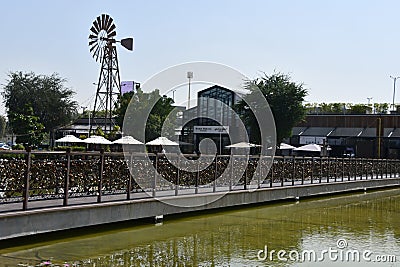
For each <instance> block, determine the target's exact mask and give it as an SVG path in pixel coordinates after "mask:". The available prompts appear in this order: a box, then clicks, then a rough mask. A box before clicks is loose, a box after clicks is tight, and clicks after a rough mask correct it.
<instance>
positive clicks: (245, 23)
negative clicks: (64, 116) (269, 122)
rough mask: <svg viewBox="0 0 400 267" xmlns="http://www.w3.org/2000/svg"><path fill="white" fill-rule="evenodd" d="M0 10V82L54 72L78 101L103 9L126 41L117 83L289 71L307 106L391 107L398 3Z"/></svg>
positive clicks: (64, 4)
mask: <svg viewBox="0 0 400 267" xmlns="http://www.w3.org/2000/svg"><path fill="white" fill-rule="evenodd" d="M1 9H2V16H0V25H1V26H0V27H1V33H2V38H1V43H0V46H1V47H0V62H1V64H0V66H1V69H0V84H2V85H4V84H6V83H7V74H8V73H9V72H10V71H26V72H30V71H33V72H35V73H36V74H46V75H47V74H52V73H54V72H57V73H59V74H60V76H61V77H64V78H66V79H67V80H68V82H67V83H66V85H67V86H68V87H70V88H72V89H73V90H74V91H76V92H77V94H76V97H75V98H76V100H77V101H78V102H79V103H81V104H83V105H87V103H88V101H89V99H91V98H92V97H93V96H94V94H95V89H96V88H95V86H94V85H93V84H92V83H93V82H96V81H97V79H98V75H99V67H100V66H99V64H98V63H97V62H95V61H94V60H93V59H92V57H91V54H90V53H89V49H88V35H89V28H90V27H91V24H92V22H93V20H94V19H95V18H96V17H97V16H98V15H100V14H102V13H107V14H110V15H111V16H112V17H113V18H114V21H115V24H116V26H117V38H124V37H128V36H134V38H135V51H134V52H128V51H126V50H123V49H119V50H118V57H119V62H120V72H121V80H136V81H139V82H143V81H145V80H146V79H148V78H149V77H150V76H152V75H154V74H156V73H157V72H159V71H161V70H163V69H165V68H167V67H169V66H172V65H176V64H179V63H184V62H190V61H211V62H217V63H222V64H226V65H229V66H231V67H233V68H235V69H238V70H239V71H241V72H242V73H244V74H245V75H246V76H248V77H249V78H255V77H257V76H259V75H260V73H261V72H266V73H269V74H270V73H273V71H274V70H276V71H280V72H284V73H288V74H290V75H291V77H292V78H293V80H294V81H296V82H302V83H304V85H305V87H306V88H307V89H308V90H309V96H308V97H307V99H306V100H307V101H309V102H353V103H366V102H367V97H372V98H373V99H372V102H380V103H382V102H387V103H391V101H392V96H393V81H392V80H391V79H390V78H389V75H395V76H400V61H399V59H400V51H399V50H400V49H399V48H400V30H399V25H400V23H399V22H400V19H399V16H398V15H399V12H400V1H385V0H383V1H368V0H353V1H351V0H338V1H320V0H303V1H295V0H292V1H289V0H280V1H276V0H274V1H272V0H258V1H257V0H249V1H244V0H243V1H235V0H231V1H225V0H222V1H211V0H210V1H209V0H205V1H161V0H159V1H151V0H149V1H72V0H68V1H66V0H59V1H54V0H53V1H44V0H37V1H21V0H15V1H2V4H1ZM399 86H400V84H399ZM399 88H400V87H399ZM396 102H397V103H399V102H400V91H399V94H398V96H396ZM0 113H4V107H3V104H1V105H0Z"/></svg>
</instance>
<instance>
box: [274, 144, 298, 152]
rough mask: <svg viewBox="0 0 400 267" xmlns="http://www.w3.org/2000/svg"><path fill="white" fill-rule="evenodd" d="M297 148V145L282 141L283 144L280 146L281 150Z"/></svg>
mask: <svg viewBox="0 0 400 267" xmlns="http://www.w3.org/2000/svg"><path fill="white" fill-rule="evenodd" d="M295 148H296V147H295V146H292V145H288V144H286V143H281V144H280V145H279V146H278V149H280V150H287V149H295Z"/></svg>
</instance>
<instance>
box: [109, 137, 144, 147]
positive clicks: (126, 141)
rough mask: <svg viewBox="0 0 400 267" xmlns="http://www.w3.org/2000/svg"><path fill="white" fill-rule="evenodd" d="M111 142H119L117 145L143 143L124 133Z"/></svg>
mask: <svg viewBox="0 0 400 267" xmlns="http://www.w3.org/2000/svg"><path fill="white" fill-rule="evenodd" d="M113 144H119V145H143V143H142V142H140V141H139V140H136V139H135V138H133V137H132V136H130V135H126V136H123V137H121V138H120V139H117V140H115V141H114V142H113Z"/></svg>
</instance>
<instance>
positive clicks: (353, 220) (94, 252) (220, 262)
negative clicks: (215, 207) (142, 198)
mask: <svg viewBox="0 0 400 267" xmlns="http://www.w3.org/2000/svg"><path fill="white" fill-rule="evenodd" d="M399 193H400V190H399V189H396V190H388V191H381V192H371V193H367V194H354V195H350V196H335V197H331V198H320V199H310V200H301V201H300V202H298V203H284V204H282V203H280V204H273V205H266V206H259V207H254V208H245V209H241V210H236V211H226V212H220V213H214V214H210V215H201V216H194V217H186V218H181V219H175V220H170V221H168V220H167V221H166V222H165V223H164V224H162V225H159V226H155V225H142V226H132V228H128V229H115V230H113V231H109V232H103V233H97V234H90V235H87V236H80V237H74V238H70V239H67V240H57V241H51V242H47V243H42V244H35V245H30V246H26V247H23V248H12V249H7V250H2V251H0V255H1V256H0V266H15V265H16V264H18V263H30V264H36V263H37V262H38V261H39V262H40V260H47V259H50V260H51V261H52V262H53V263H57V264H62V263H65V262H67V263H69V264H74V263H75V264H76V265H77V266H243V265H246V266H271V265H273V266H290V265H296V266H321V263H320V262H319V263H318V262H311V263H310V262H307V263H298V262H293V261H290V260H289V261H279V260H278V259H277V257H276V256H275V257H274V261H273V262H271V261H270V260H269V259H268V258H267V259H265V260H259V259H258V258H257V252H258V251H259V250H262V249H264V248H265V246H267V247H268V250H269V251H271V250H276V251H279V250H286V251H292V250H295V251H298V252H301V251H304V250H316V251H321V250H323V249H328V248H329V247H332V248H335V249H337V244H336V242H337V240H338V239H345V240H346V242H347V244H348V246H347V249H358V250H365V249H369V250H371V251H373V252H374V254H378V253H379V254H397V264H399V262H400V213H399V212H400V209H399V208H400V194H399ZM327 260H329V259H327ZM7 264H10V265H7ZM329 264H332V265H335V266H343V265H345V263H343V262H329V261H328V262H325V261H324V264H323V265H324V266H329ZM359 264H360V265H359V266H361V265H365V262H360V263H359ZM371 264H372V263H371ZM395 264H396V263H391V264H389V263H386V264H380V265H379V266H396V265H395ZM348 266H357V265H356V263H354V262H352V263H349V265H348Z"/></svg>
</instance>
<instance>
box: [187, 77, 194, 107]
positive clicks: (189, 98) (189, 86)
mask: <svg viewBox="0 0 400 267" xmlns="http://www.w3.org/2000/svg"><path fill="white" fill-rule="evenodd" d="M187 78H188V79H189V93H188V109H190V80H191V79H193V72H192V71H188V72H187Z"/></svg>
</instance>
